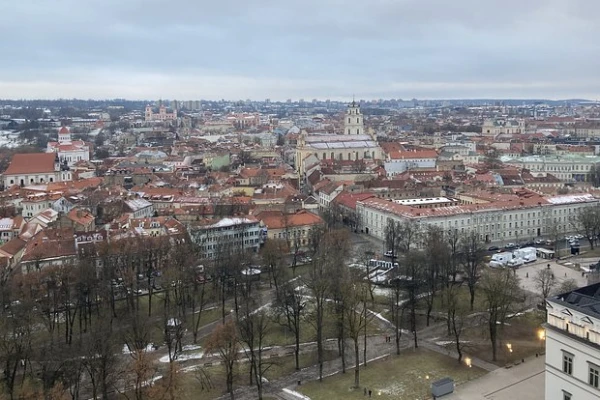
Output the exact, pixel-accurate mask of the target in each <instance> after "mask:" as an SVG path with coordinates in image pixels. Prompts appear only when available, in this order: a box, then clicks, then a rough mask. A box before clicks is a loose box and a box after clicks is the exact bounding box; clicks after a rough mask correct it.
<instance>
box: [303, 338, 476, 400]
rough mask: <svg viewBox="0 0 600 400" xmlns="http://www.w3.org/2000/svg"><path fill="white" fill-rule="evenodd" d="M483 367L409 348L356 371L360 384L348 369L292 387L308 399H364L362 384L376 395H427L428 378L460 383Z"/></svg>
mask: <svg viewBox="0 0 600 400" xmlns="http://www.w3.org/2000/svg"><path fill="white" fill-rule="evenodd" d="M484 373H485V371H483V370H481V369H479V368H476V367H472V368H468V367H466V366H465V365H458V364H457V362H456V360H455V359H452V358H449V357H446V356H444V355H442V354H438V353H434V352H430V351H428V350H425V349H418V350H409V351H405V352H403V353H402V354H401V355H400V356H393V357H391V358H389V359H387V360H382V361H377V362H372V363H370V364H369V365H368V366H367V368H366V369H363V370H361V371H360V383H361V388H359V389H354V388H353V385H354V373H353V371H352V370H350V371H349V372H348V373H346V374H344V375H342V374H337V375H334V376H332V377H329V378H325V379H324V380H323V382H322V383H319V382H317V381H314V382H310V383H307V384H306V385H302V386H299V387H298V388H297V389H296V390H298V391H299V392H301V393H303V394H305V395H307V396H308V397H310V398H311V399H312V400H321V399H322V400H330V399H364V392H363V388H368V389H370V390H372V391H373V394H374V395H375V396H377V398H379V399H411V400H413V399H428V398H430V387H431V382H433V381H436V380H438V379H441V378H445V377H450V378H452V379H454V381H455V383H457V384H460V383H463V382H466V381H469V380H471V379H475V378H477V377H479V376H481V375H483V374H484Z"/></svg>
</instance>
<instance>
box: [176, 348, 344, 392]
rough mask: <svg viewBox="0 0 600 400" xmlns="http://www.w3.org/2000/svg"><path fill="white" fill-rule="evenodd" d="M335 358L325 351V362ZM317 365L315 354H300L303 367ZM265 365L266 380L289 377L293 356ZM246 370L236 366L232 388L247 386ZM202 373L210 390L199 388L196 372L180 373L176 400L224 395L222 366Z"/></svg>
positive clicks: (271, 359) (243, 366)
mask: <svg viewBox="0 0 600 400" xmlns="http://www.w3.org/2000/svg"><path fill="white" fill-rule="evenodd" d="M336 357H337V352H335V351H325V354H324V358H325V361H329V360H333V359H335V358H336ZM316 363H317V354H316V353H315V352H312V353H307V354H301V355H300V365H301V367H302V368H303V367H305V366H308V365H314V364H316ZM265 364H266V365H268V369H267V370H266V372H265V374H264V376H265V378H266V379H268V380H270V381H271V380H275V379H279V378H281V377H283V376H286V375H290V374H292V373H293V372H294V367H295V365H294V356H293V355H292V356H284V357H277V358H267V359H265ZM269 364H270V365H269ZM248 368H249V364H248V363H247V362H243V363H240V364H238V366H237V368H236V372H235V379H234V387H235V388H239V387H241V386H244V385H247V384H248V382H249V380H248ZM203 372H204V373H206V376H208V377H210V382H211V384H212V388H211V389H210V390H207V389H206V388H205V389H204V390H203V389H202V388H201V384H200V380H199V378H200V377H201V375H200V374H199V373H198V371H193V370H192V371H188V372H181V373H180V374H181V375H180V378H179V379H180V388H181V389H180V391H179V395H178V398H181V399H214V398H217V397H219V396H221V395H223V394H224V393H225V390H226V384H225V370H224V368H223V366H221V365H216V366H213V367H205V368H203Z"/></svg>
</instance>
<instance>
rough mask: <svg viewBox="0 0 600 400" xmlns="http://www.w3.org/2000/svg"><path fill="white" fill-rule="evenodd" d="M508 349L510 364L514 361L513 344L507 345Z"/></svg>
mask: <svg viewBox="0 0 600 400" xmlns="http://www.w3.org/2000/svg"><path fill="white" fill-rule="evenodd" d="M506 349H507V350H508V362H509V363H510V362H511V360H512V357H511V353H512V352H513V348H512V344H511V343H506Z"/></svg>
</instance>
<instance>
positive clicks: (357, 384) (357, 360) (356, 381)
mask: <svg viewBox="0 0 600 400" xmlns="http://www.w3.org/2000/svg"><path fill="white" fill-rule="evenodd" d="M354 357H355V360H354V387H355V388H357V389H358V388H359V387H360V356H359V350H358V336H357V337H355V338H354ZM365 361H366V360H365Z"/></svg>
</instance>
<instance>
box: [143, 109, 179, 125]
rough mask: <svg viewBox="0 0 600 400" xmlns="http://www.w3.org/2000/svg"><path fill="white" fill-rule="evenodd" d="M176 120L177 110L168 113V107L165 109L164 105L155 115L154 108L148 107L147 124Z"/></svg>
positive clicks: (145, 114) (145, 115)
mask: <svg viewBox="0 0 600 400" xmlns="http://www.w3.org/2000/svg"><path fill="white" fill-rule="evenodd" d="M176 119H177V110H173V111H172V112H168V111H167V107H165V106H164V105H161V106H160V107H159V108H158V113H155V112H154V109H153V108H152V106H146V112H145V113H144V120H145V121H146V122H154V121H174V120H176Z"/></svg>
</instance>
